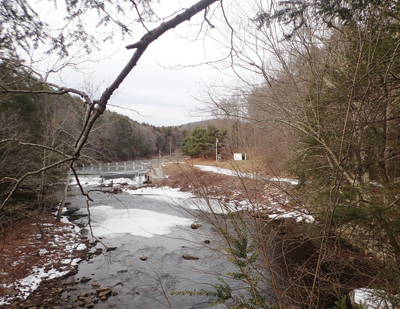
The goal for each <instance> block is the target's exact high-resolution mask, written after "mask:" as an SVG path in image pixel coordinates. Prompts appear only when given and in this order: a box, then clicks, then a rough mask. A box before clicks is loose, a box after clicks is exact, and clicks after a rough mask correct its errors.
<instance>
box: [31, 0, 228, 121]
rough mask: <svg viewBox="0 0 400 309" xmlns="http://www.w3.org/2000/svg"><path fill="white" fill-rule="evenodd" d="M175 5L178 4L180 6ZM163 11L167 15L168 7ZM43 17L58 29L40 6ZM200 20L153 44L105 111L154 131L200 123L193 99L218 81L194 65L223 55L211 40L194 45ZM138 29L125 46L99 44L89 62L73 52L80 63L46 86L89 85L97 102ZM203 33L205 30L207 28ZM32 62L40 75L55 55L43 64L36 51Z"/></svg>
mask: <svg viewBox="0 0 400 309" xmlns="http://www.w3.org/2000/svg"><path fill="white" fill-rule="evenodd" d="M184 2H186V3H187V4H186V5H183V7H185V8H187V7H189V4H193V3H195V1H194V0H187V1H186V0H185V1H184ZM41 3H43V2H41ZM41 3H39V4H41ZM47 3H48V2H47ZM174 3H175V5H179V3H180V2H177V1H176V2H174ZM158 7H159V8H161V11H162V12H164V9H165V8H164V7H162V6H161V4H160V5H159V6H158ZM59 9H60V8H59ZM168 10H170V11H171V7H170V4H169V5H168ZM172 10H174V8H172ZM165 11H166V10H165ZM156 12H160V11H159V10H158V11H156ZM42 13H44V14H45V15H46V16H47V18H48V23H49V24H51V25H52V26H53V27H55V28H56V27H57V25H60V21H59V20H61V19H60V17H59V16H57V14H58V13H54V10H53V8H52V7H51V6H49V5H48V4H46V3H45V6H43V7H42ZM202 21H203V13H200V14H199V16H197V17H195V18H192V20H191V21H190V23H184V24H182V25H180V26H178V27H177V28H176V29H173V30H171V31H169V32H167V33H166V34H164V35H163V36H162V37H161V38H159V39H158V40H156V41H155V42H153V43H152V44H151V45H150V46H149V48H148V49H147V50H146V51H145V53H144V54H143V56H142V58H141V59H140V60H139V62H138V65H137V66H136V67H135V68H134V69H133V71H132V72H131V73H130V75H129V76H128V77H127V78H126V80H125V81H124V82H123V84H122V85H121V87H120V88H119V89H118V90H117V92H116V93H115V94H114V95H113V97H112V98H111V100H110V101H109V104H110V106H109V107H108V109H109V110H112V111H116V112H118V113H121V114H124V115H128V116H129V117H130V118H132V119H133V120H136V121H138V122H140V123H141V122H146V123H149V124H153V125H156V126H162V125H164V126H170V125H182V124H185V123H188V122H193V121H199V120H203V119H204V115H203V116H202V115H199V113H198V112H197V113H196V107H197V106H198V105H201V103H200V102H199V101H198V100H197V99H199V98H200V99H201V97H202V92H203V91H205V89H206V87H208V86H210V85H214V84H216V83H218V79H219V77H218V71H216V70H214V69H211V67H210V66H207V65H198V64H201V63H204V62H205V61H210V60H214V59H217V58H219V57H220V56H221V55H223V52H222V51H221V49H220V48H219V47H216V45H215V44H214V42H213V40H212V39H206V40H202V39H199V40H195V37H196V35H197V34H198V32H199V29H200V23H201V22H202ZM137 26H138V28H137V29H138V32H136V31H134V33H135V34H134V36H135V37H133V38H128V39H127V40H126V41H125V42H122V41H119V40H118V39H117V40H116V42H114V43H113V44H111V43H106V44H103V45H102V46H101V50H100V51H96V52H94V53H93V54H91V55H90V57H89V58H88V56H86V55H84V54H83V53H82V51H81V50H79V49H78V50H77V51H76V53H77V55H78V56H77V57H76V59H74V60H73V61H74V62H80V63H79V65H78V66H77V69H76V70H74V69H72V68H65V69H63V70H62V71H60V72H58V73H57V74H51V75H50V77H49V81H51V82H54V83H56V84H62V85H65V86H68V87H75V88H78V89H82V87H83V85H86V86H85V87H87V85H89V86H90V87H91V88H93V89H98V90H97V92H96V94H97V95H95V96H94V98H98V95H99V93H101V92H102V91H103V90H104V89H105V87H106V86H107V85H108V84H110V83H111V82H112V81H113V80H114V78H115V77H116V76H117V75H118V74H119V72H120V71H121V70H122V68H123V67H124V65H125V64H126V63H127V62H128V60H129V59H130V57H131V56H132V54H133V52H134V50H126V49H125V47H124V46H125V45H128V44H131V43H134V42H136V41H137V40H138V39H139V38H140V37H141V36H142V35H143V33H144V32H143V29H141V27H140V25H139V24H138V25H137ZM155 26H156V25H155V24H149V25H148V28H149V29H153V28H154V27H155ZM206 30H207V31H208V30H210V28H209V27H208V26H207V29H206ZM211 31H213V30H211ZM200 37H203V35H200ZM225 52H226V51H225ZM33 57H34V58H35V59H40V60H41V61H40V64H39V66H40V67H41V68H42V70H43V71H44V70H46V68H50V67H52V66H53V64H54V61H56V58H55V56H52V57H46V58H44V59H43V53H42V52H41V51H40V50H39V51H35V52H34V56H33ZM81 57H82V58H81ZM88 59H90V61H87V60H88ZM178 67H179V68H180V69H178ZM90 87H89V88H90ZM111 105H115V106H120V107H123V108H124V109H121V108H118V107H114V106H111Z"/></svg>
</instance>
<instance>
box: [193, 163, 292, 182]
mask: <svg viewBox="0 0 400 309" xmlns="http://www.w3.org/2000/svg"><path fill="white" fill-rule="evenodd" d="M194 167H197V168H198V169H199V170H201V171H204V172H213V173H218V174H221V175H227V176H236V177H250V178H253V177H255V175H254V174H251V173H242V172H240V171H234V170H230V169H226V168H221V167H218V166H208V165H194ZM263 179H264V180H268V181H274V182H284V183H288V184H291V185H297V184H298V183H299V181H298V180H297V179H290V178H278V177H263Z"/></svg>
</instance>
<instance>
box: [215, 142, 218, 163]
mask: <svg viewBox="0 0 400 309" xmlns="http://www.w3.org/2000/svg"><path fill="white" fill-rule="evenodd" d="M215 162H218V138H216V139H215Z"/></svg>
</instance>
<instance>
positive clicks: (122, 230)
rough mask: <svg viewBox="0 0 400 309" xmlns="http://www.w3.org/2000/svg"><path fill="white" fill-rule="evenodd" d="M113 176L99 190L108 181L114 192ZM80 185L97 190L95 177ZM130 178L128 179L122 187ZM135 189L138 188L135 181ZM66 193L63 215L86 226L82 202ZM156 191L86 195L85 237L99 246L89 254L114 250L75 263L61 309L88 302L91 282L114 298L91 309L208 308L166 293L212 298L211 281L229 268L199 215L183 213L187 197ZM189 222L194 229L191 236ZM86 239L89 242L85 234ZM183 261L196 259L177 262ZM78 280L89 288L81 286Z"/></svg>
mask: <svg viewBox="0 0 400 309" xmlns="http://www.w3.org/2000/svg"><path fill="white" fill-rule="evenodd" d="M118 176H120V177H123V176H121V175H117V174H114V175H113V176H111V177H108V179H105V180H104V179H103V184H104V183H105V182H109V181H110V178H114V180H113V184H114V185H115V184H116V183H117V182H119V181H120V180H118V179H117V178H118ZM85 177H86V178H85ZM85 177H82V181H81V182H82V184H84V185H85V189H86V190H88V189H99V188H98V187H97V185H96V183H98V181H99V176H98V175H97V176H96V175H91V176H87V175H86V176H85ZM87 177H89V178H87ZM96 177H97V178H96ZM125 177H126V175H125ZM134 177H135V176H134V175H131V178H130V179H131V180H132V179H134ZM128 178H129V177H128ZM134 180H135V179H134ZM100 181H101V180H100ZM135 181H136V182H138V179H136V180H135ZM120 182H121V181H120ZM123 182H127V181H126V180H124V181H123ZM71 188H72V190H71V192H70V197H69V202H70V203H71V204H70V209H71V210H72V211H73V212H74V218H75V219H76V218H77V219H76V221H75V222H79V223H80V224H82V225H85V224H87V220H88V217H87V216H85V215H86V214H87V211H86V201H85V197H83V196H81V195H79V192H78V190H77V187H76V186H75V185H72V186H71ZM159 190H162V189H157V190H155V191H154V190H153V191H148V190H146V189H138V190H135V191H123V192H122V193H118V194H109V193H104V192H97V191H93V192H91V193H90V196H91V198H92V199H93V202H91V203H90V210H91V211H90V218H91V222H92V224H91V225H92V232H93V235H94V236H95V237H98V238H99V239H100V240H101V242H102V243H98V244H97V245H96V247H95V248H92V249H91V252H95V250H96V249H99V248H102V249H105V247H110V248H112V249H114V247H115V250H113V251H109V252H106V250H103V251H102V253H101V254H99V255H93V258H92V259H89V260H88V261H82V262H81V263H80V265H79V270H78V273H77V274H76V275H75V276H72V277H70V278H68V279H67V283H70V284H71V285H70V288H68V291H66V292H64V293H63V299H66V303H65V306H64V308H67V307H68V306H69V305H71V304H74V305H78V302H77V301H76V300H77V297H78V295H79V294H80V293H82V292H88V293H89V294H90V293H93V295H95V294H96V293H95V289H94V288H93V287H92V284H93V283H94V282H97V283H99V284H100V285H101V287H110V288H111V290H112V291H113V292H114V294H115V296H111V297H109V298H108V299H107V300H106V301H99V302H98V303H97V304H93V305H94V308H138V309H140V308H176V309H179V308H207V307H208V305H209V303H210V302H211V301H212V299H209V298H208V297H206V296H188V295H186V296H179V295H171V292H177V291H193V290H200V289H205V290H212V285H213V284H215V283H217V282H218V280H217V277H221V276H222V277H223V276H224V275H225V274H226V273H227V272H229V271H233V270H234V268H233V266H232V265H231V264H230V263H228V262H227V260H226V257H225V256H224V255H223V254H222V253H223V250H222V249H223V248H224V244H223V242H222V241H221V240H220V238H219V236H218V234H217V233H216V231H215V229H214V228H213V227H212V226H211V225H210V224H209V223H207V222H206V221H205V220H202V219H199V218H201V217H198V214H199V212H197V211H195V210H193V209H192V210H190V211H189V212H187V211H186V210H187V209H188V208H195V207H194V206H190V207H188V204H189V202H190V196H188V195H187V194H180V193H179V192H177V190H175V189H164V192H159ZM151 192H153V193H151ZM154 192H155V193H154ZM163 193H164V194H163ZM179 204H182V205H185V208H181V207H179ZM194 222H196V223H200V224H201V225H202V226H201V227H200V228H199V229H192V228H191V224H192V223H194ZM86 233H87V235H86V236H88V237H89V239H91V236H90V231H89V230H88V229H87V228H86ZM98 252H99V250H98V251H97V253H98ZM183 255H190V256H192V257H196V258H198V259H197V260H188V259H184V258H183V257H182V256H183ZM141 258H142V259H141ZM144 259H146V260H144ZM83 277H85V278H90V279H91V280H90V281H88V282H86V283H84V282H81V279H82V278H83ZM236 284H237V283H236ZM92 298H93V299H94V297H92ZM214 308H226V306H225V305H220V306H218V307H214Z"/></svg>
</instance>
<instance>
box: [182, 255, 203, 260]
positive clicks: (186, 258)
mask: <svg viewBox="0 0 400 309" xmlns="http://www.w3.org/2000/svg"><path fill="white" fill-rule="evenodd" d="M182 257H183V258H184V259H185V260H198V259H199V258H198V257H196V256H192V255H189V254H182Z"/></svg>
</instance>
